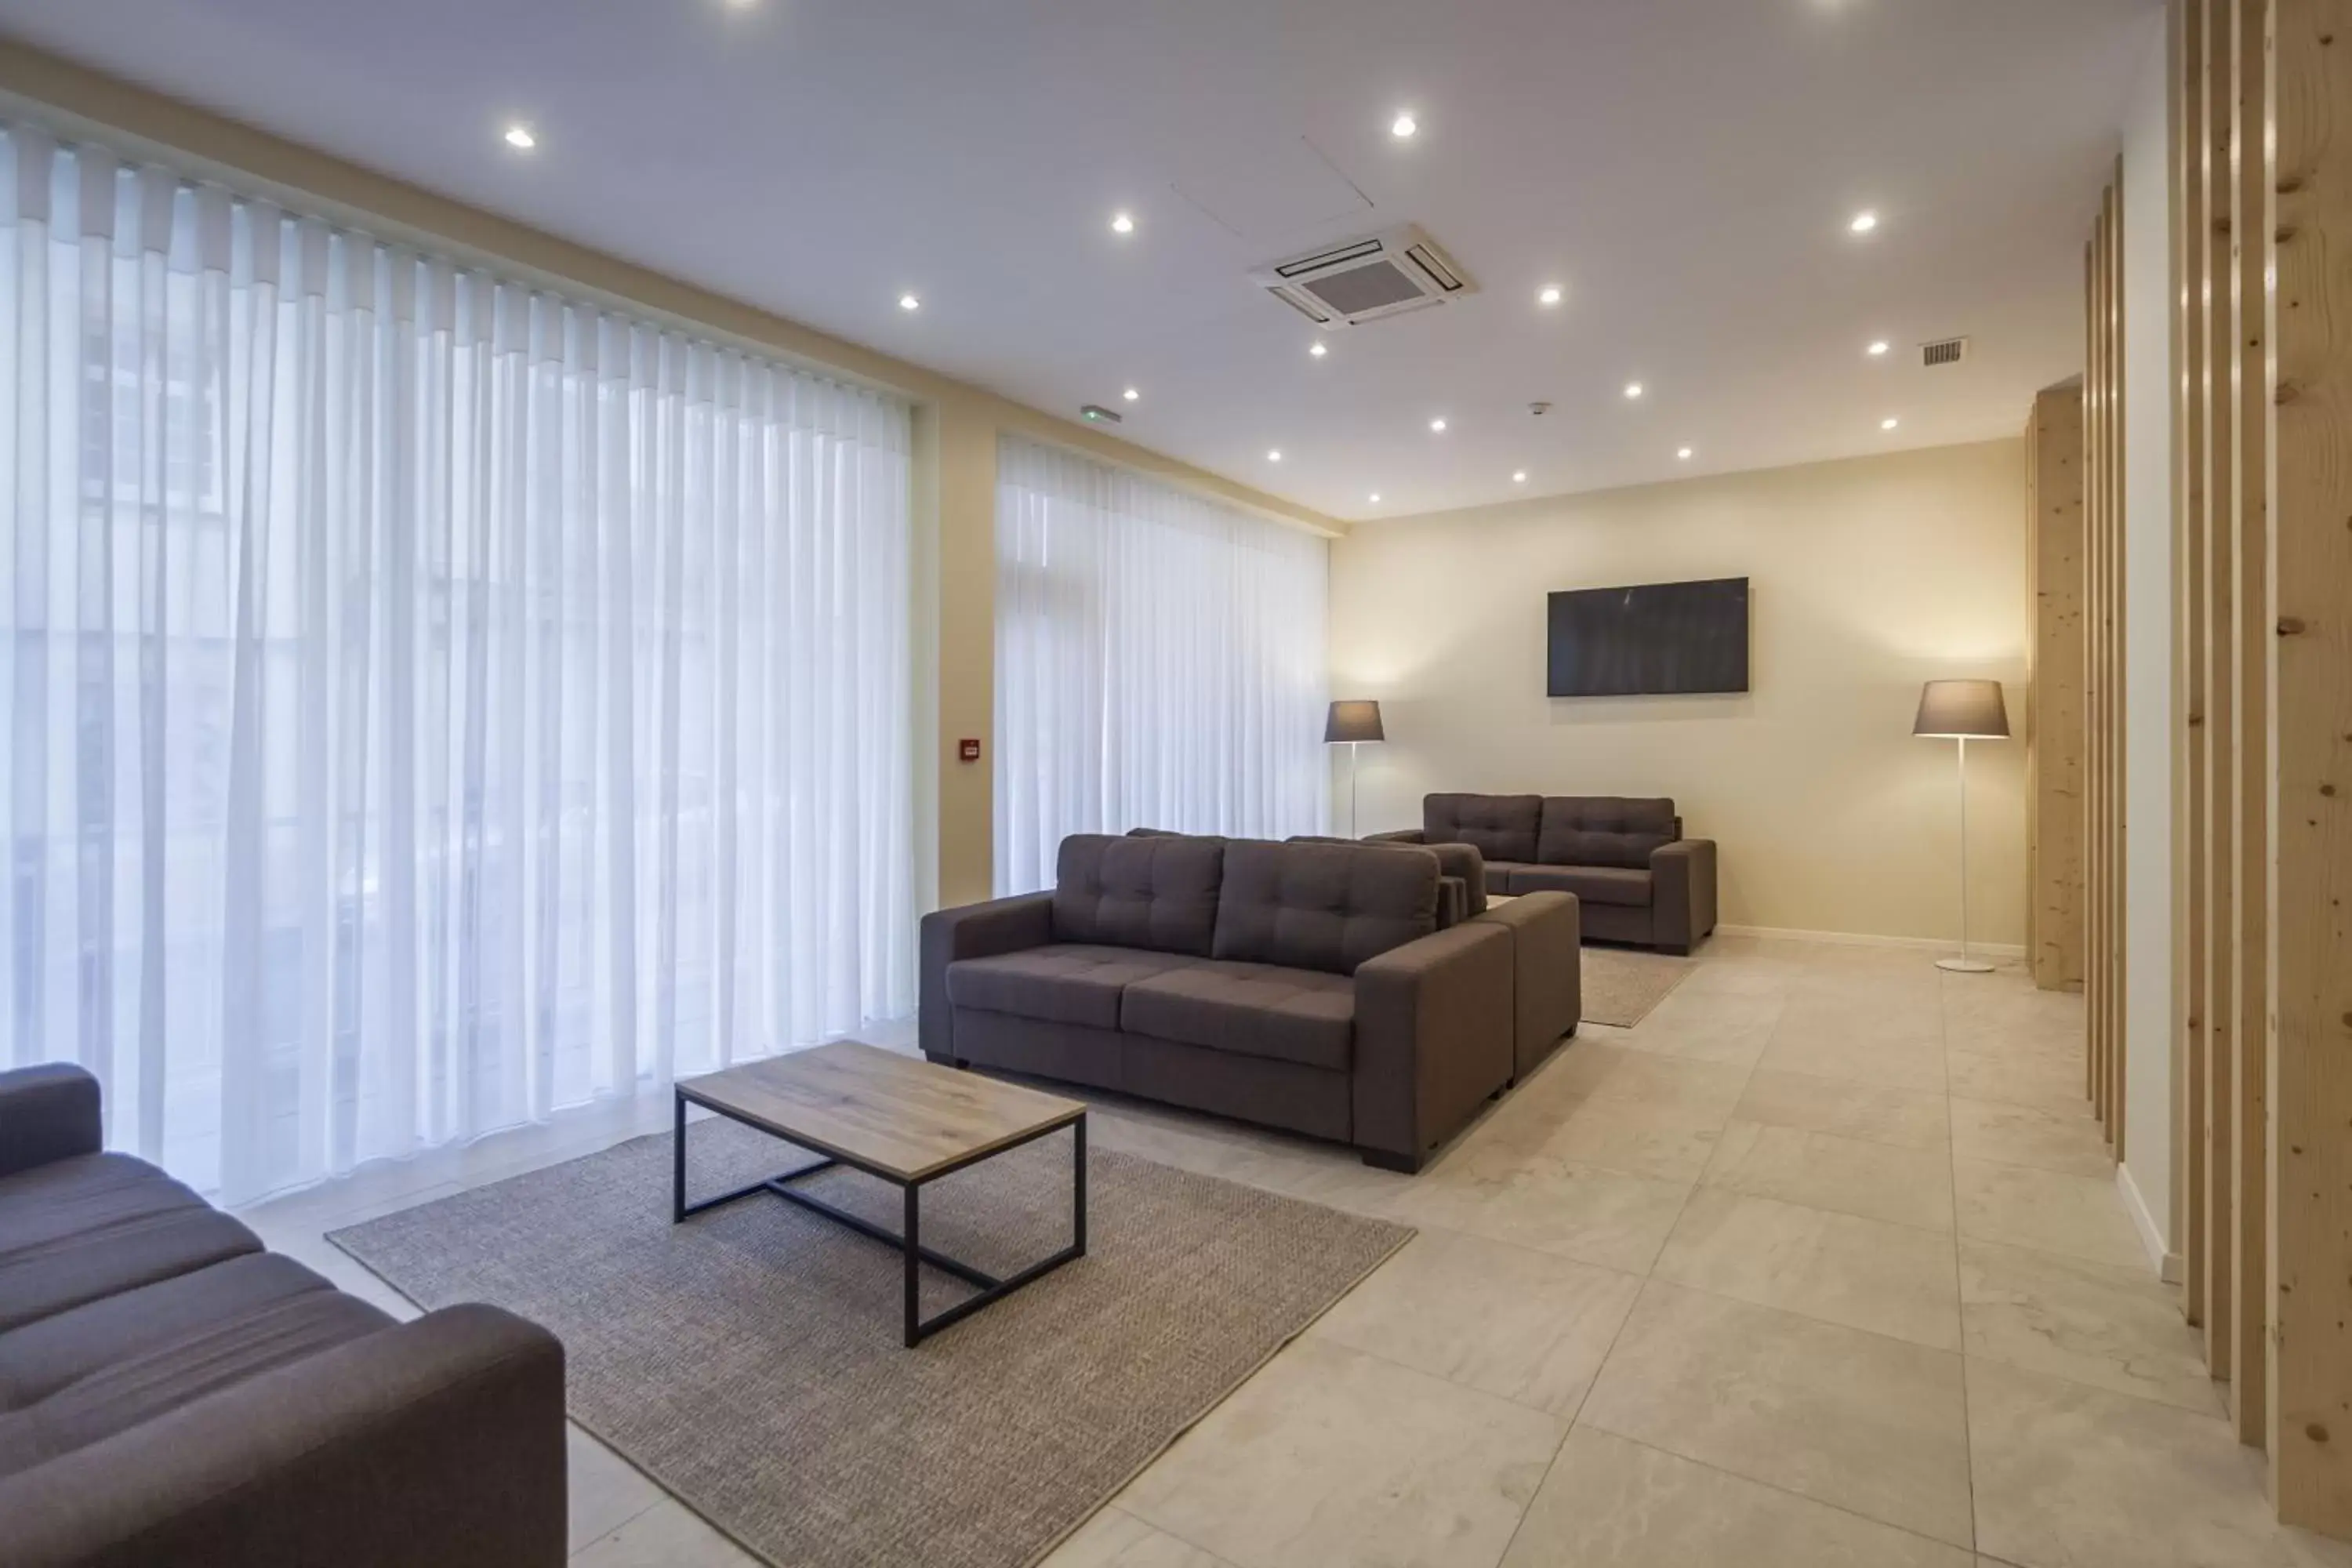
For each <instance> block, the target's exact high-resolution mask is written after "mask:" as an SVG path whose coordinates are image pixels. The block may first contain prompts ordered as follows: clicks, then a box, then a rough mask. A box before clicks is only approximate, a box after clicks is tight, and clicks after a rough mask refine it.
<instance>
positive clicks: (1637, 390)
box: [1625, 381, 1642, 397]
mask: <svg viewBox="0 0 2352 1568" xmlns="http://www.w3.org/2000/svg"><path fill="white" fill-rule="evenodd" d="M1625 395H1626V396H1628V397H1639V396H1641V395H1642V384H1641V383H1640V382H1638V381H1629V382H1627V383H1626V384H1625Z"/></svg>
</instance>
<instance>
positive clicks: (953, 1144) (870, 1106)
mask: <svg viewBox="0 0 2352 1568" xmlns="http://www.w3.org/2000/svg"><path fill="white" fill-rule="evenodd" d="M689 1103H690V1104H694V1105H699V1106H702V1107H703V1108H705V1109H706V1110H713V1111H716V1112H718V1113H719V1115H721V1116H724V1117H726V1118H728V1119H729V1120H730V1121H740V1122H742V1123H743V1124H744V1125H745V1126H747V1127H756V1128H758V1129H759V1130H760V1131H762V1132H765V1133H768V1134H770V1135H771V1136H772V1137H776V1138H782V1139H783V1140H784V1141H785V1142H789V1143H796V1144H798V1145H800V1146H801V1147H802V1148H803V1149H813V1150H814V1151H816V1152H818V1153H820V1154H823V1155H824V1156H825V1158H824V1159H823V1160H821V1161H819V1162H818V1163H815V1164H814V1165H807V1166H803V1167H802V1168H801V1169H799V1170H796V1171H791V1172H787V1173H784V1174H782V1175H779V1176H770V1177H768V1178H767V1179H766V1180H764V1181H758V1182H753V1183H751V1184H750V1185H749V1186H744V1187H738V1188H737V1189H736V1190H735V1191H733V1192H731V1193H721V1194H719V1195H718V1196H716V1197H709V1198H704V1199H703V1200H702V1201H701V1202H699V1203H694V1204H689V1203H688V1202H687V1201H686V1108H687V1106H688V1104H689ZM1065 1127H1066V1128H1068V1129H1070V1132H1071V1153H1070V1232H1071V1239H1070V1245H1069V1246H1067V1247H1064V1248H1063V1249H1062V1250H1061V1251H1059V1252H1056V1253H1055V1254H1054V1255H1053V1256H1052V1257H1050V1258H1045V1259H1043V1260H1041V1261H1039V1262H1036V1263H1033V1264H1031V1265H1030V1266H1029V1267H1028V1268H1024V1269H1022V1270H1021V1271H1020V1272H1019V1273H1017V1274H1014V1275H1012V1276H1011V1277H1009V1278H1006V1279H998V1278H997V1277H996V1276H994V1275H992V1274H989V1273H985V1272H983V1271H982V1270H981V1269H978V1268H973V1267H971V1265H970V1264H968V1263H963V1262H961V1261H959V1260H958V1259H956V1258H950V1257H947V1256H946V1255H944V1254H942V1253H938V1252H934V1251H932V1250H931V1249H930V1248H929V1247H925V1246H924V1245H923V1244H922V1192H923V1187H924V1185H925V1184H927V1183H929V1182H933V1181H936V1180H938V1179H939V1178H940V1177H941V1176H945V1175H949V1174H950V1173H954V1172H957V1171H961V1170H962V1169H963V1168H964V1167H966V1166H968V1165H973V1164H977V1163H980V1162H981V1161H982V1160H985V1159H987V1158H988V1157H989V1156H990V1155H992V1154H1002V1153H1003V1152H1005V1151H1006V1150H1007V1149H1017V1148H1019V1147H1020V1146H1021V1145H1022V1144H1024V1143H1029V1142H1035V1141H1036V1140H1037V1139H1040V1138H1043V1137H1045V1135H1046V1134H1047V1133H1049V1132H1055V1131H1059V1130H1060V1129H1062V1128H1065ZM676 1131H677V1137H676V1141H675V1143H674V1145H673V1149H672V1153H671V1197H670V1222H671V1223H672V1224H677V1223H679V1222H681V1221H683V1220H685V1219H687V1218H688V1216H690V1215H698V1214H700V1213H702V1212H703V1211H704V1210H706V1209H714V1208H717V1207H718V1206H719V1205H721V1204H731V1203H733V1202H734V1201H735V1200H736V1199H738V1198H748V1197H751V1196H752V1195H754V1194H759V1193H772V1194H775V1195H776V1196H778V1197H780V1198H782V1199H785V1200H786V1201H788V1202H791V1203H795V1204H798V1205H800V1206H801V1207H803V1208H804V1209H809V1210H811V1211H813V1212H814V1213H817V1214H821V1215H824V1216H825V1217H826V1218H827V1219H831V1220H835V1221H837V1222H839V1223H840V1224H842V1225H845V1226H848V1227H849V1228H850V1229H852V1230H854V1231H856V1232H858V1233H859V1234H861V1235H864V1236H870V1237H873V1238H874V1239H875V1240H877V1241H881V1242H887V1243H888V1244H889V1245H890V1246H892V1247H897V1248H898V1249H899V1251H900V1253H901V1254H902V1255H903V1256H904V1257H905V1258H906V1271H907V1299H906V1319H907V1321H906V1330H907V1343H908V1345H909V1346H913V1345H917V1344H919V1343H921V1342H922V1341H923V1340H924V1339H926V1338H927V1337H929V1335H932V1334H935V1333H937V1332H939V1331H940V1330H941V1329H944V1328H946V1327H947V1326H948V1325H949V1324H950V1323H956V1322H961V1321H963V1320H964V1319H965V1318H968V1317H970V1316H971V1314H972V1313H974V1312H977V1311H979V1310H981V1309H982V1307H985V1306H987V1305H988V1304H989V1303H990V1302H991V1301H993V1300H998V1299H999V1298H1000V1297H1003V1296H1009V1295H1011V1294H1012V1293H1013V1291H1015V1290H1018V1289H1021V1287H1022V1286H1024V1285H1026V1284H1028V1283H1029V1282H1030V1281H1031V1280H1033V1279H1037V1278H1039V1277H1040V1276H1042V1275H1045V1274H1050V1273H1052V1272H1053V1271H1054V1270H1055V1269H1056V1268H1060V1267H1061V1266H1062V1265H1063V1264H1065V1263H1067V1262H1069V1261H1070V1260H1071V1259H1072V1258H1083V1257H1085V1256H1086V1252H1087V1108H1086V1107H1085V1106H1084V1105H1081V1104H1079V1103H1078V1102H1077V1101H1076V1100H1064V1099H1062V1098H1061V1097H1060V1096H1058V1095H1051V1094H1043V1093H1040V1092H1039V1091H1037V1090H1036V1089H1023V1088H1021V1087H1020V1086H1019V1085H1017V1084H1010V1083H999V1082H997V1081H996V1080H995V1079H987V1078H982V1077H980V1076H979V1075H978V1074H976V1073H970V1072H959V1071H957V1070H956V1069H955V1068H943V1067H939V1066H937V1065H935V1064H933V1063H931V1062H928V1061H924V1060H922V1059H921V1058H917V1057H905V1056H900V1055H898V1053H897V1052H895V1051H886V1050H882V1049H880V1048H879V1047H874V1046H869V1045H866V1044H863V1043H862V1042H860V1041H856V1040H836V1041H835V1042H834V1043H833V1044H832V1045H829V1046H818V1047H815V1048H814V1049H813V1050H805V1051H794V1052H793V1053H792V1054H791V1055H789V1056H782V1057H772V1058H769V1059H768V1060H766V1061H760V1062H752V1063H750V1064H748V1065H746V1066H743V1067H739V1068H728V1069H727V1070H726V1071H724V1072H715V1073H711V1074H709V1075H707V1076H706V1077H702V1078H695V1079H686V1080H684V1081H683V1082H681V1083H679V1084H678V1085H677V1128H676ZM836 1165H846V1166H848V1167H849V1168H850V1169H851V1170H854V1171H863V1172H865V1173H866V1174H867V1175H869V1176H879V1177H880V1178H881V1179H882V1180H884V1181H886V1182H889V1183H892V1184H895V1185H896V1186H897V1187H898V1190H899V1191H900V1193H901V1194H904V1198H905V1205H906V1222H905V1225H904V1227H903V1228H902V1229H900V1230H898V1231H897V1232H892V1231H888V1230H886V1229H884V1228H883V1227H882V1226H878V1225H876V1224H875V1223H874V1222H873V1221H871V1220H868V1219H866V1218H864V1217H863V1216H861V1215H854V1214H851V1213H849V1212H848V1211H847V1210H845V1209H840V1208H835V1206H834V1205H831V1204H829V1203H826V1202H824V1200H823V1199H821V1198H814V1197H811V1196H810V1195H809V1194H806V1193H803V1192H800V1191H798V1190H796V1189H795V1188H793V1186H792V1185H791V1184H792V1183H793V1182H796V1181H798V1180H799V1179H800V1178H802V1177H803V1176H810V1175H814V1174H815V1173H817V1172H819V1171H829V1170H832V1169H833V1168H834V1167H835V1166H836ZM926 1263H928V1264H929V1265H930V1266H931V1267H932V1268H940V1269H944V1270H945V1271H946V1272H948V1273H950V1274H952V1275H954V1276H955V1277H956V1278H957V1279H961V1280H964V1281H965V1282H966V1283H968V1284H971V1285H972V1286H973V1287H975V1288H976V1289H977V1294H975V1295H971V1296H968V1297H966V1298H965V1299H964V1300H961V1301H958V1302H957V1303H956V1304H955V1305H953V1306H951V1307H949V1308H946V1309H945V1310H941V1311H940V1312H937V1313H934V1314H933V1315H932V1316H931V1317H929V1318H925V1317H923V1316H922V1314H921V1310H920V1309H919V1305H918V1302H917V1296H918V1291H919V1279H920V1272H921V1266H922V1265H923V1264H926Z"/></svg>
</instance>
